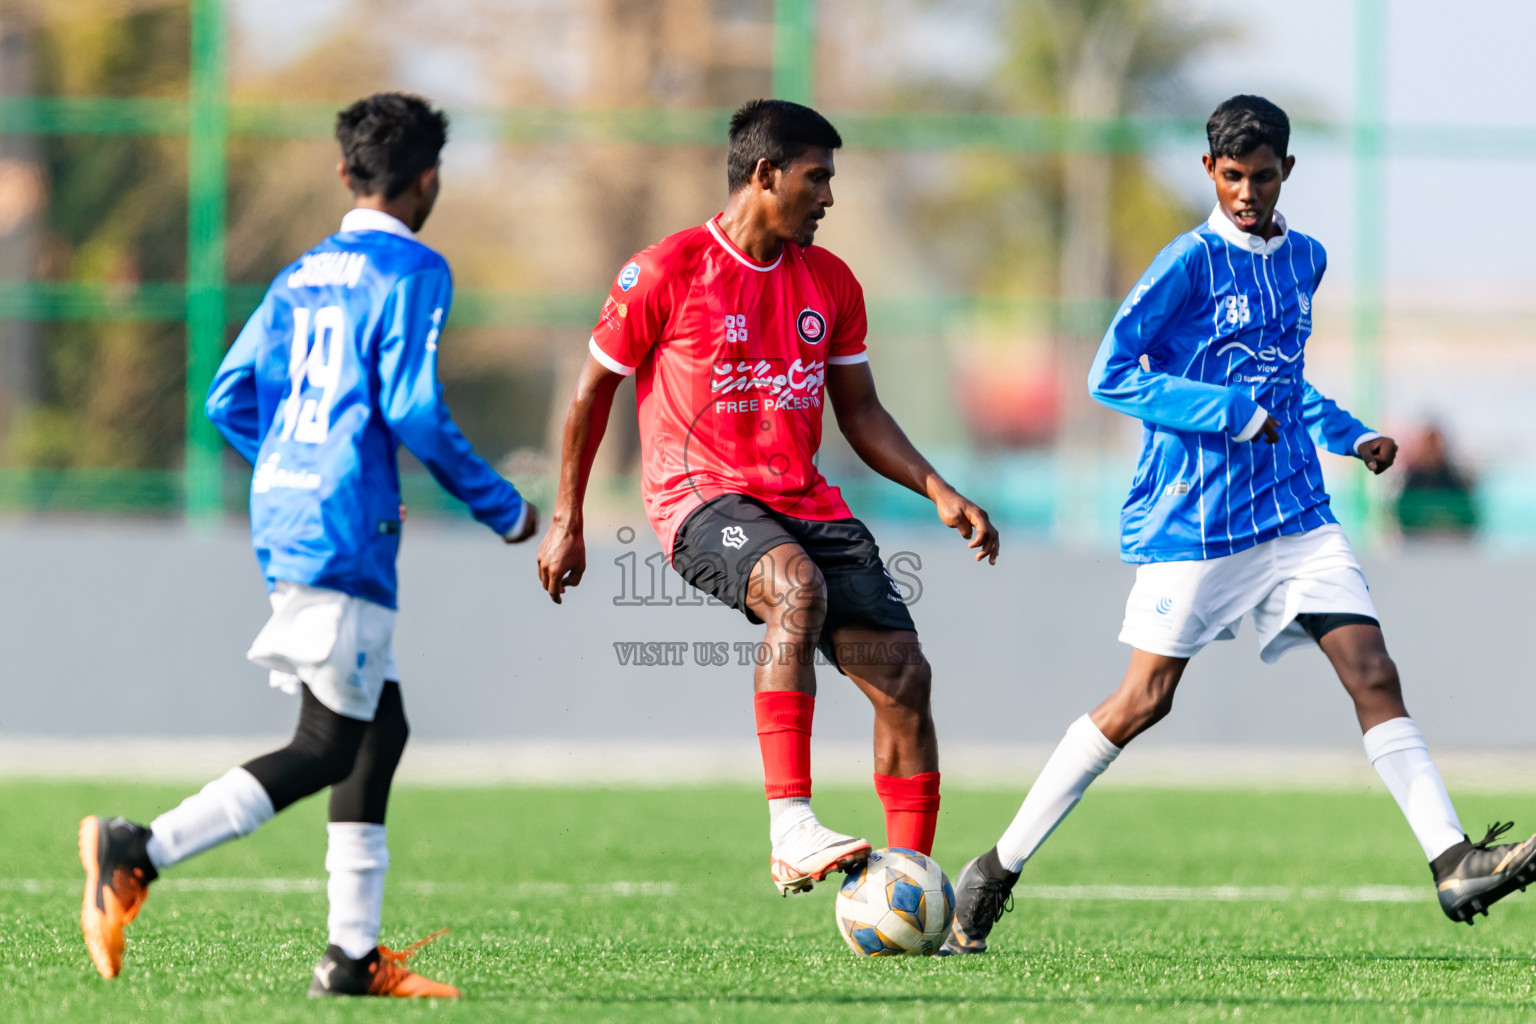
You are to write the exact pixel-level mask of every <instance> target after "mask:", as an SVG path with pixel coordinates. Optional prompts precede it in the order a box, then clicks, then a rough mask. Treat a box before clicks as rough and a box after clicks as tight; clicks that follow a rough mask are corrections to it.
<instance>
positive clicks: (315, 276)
mask: <svg viewBox="0 0 1536 1024" xmlns="http://www.w3.org/2000/svg"><path fill="white" fill-rule="evenodd" d="M367 266H368V257H367V256H364V255H363V254H362V253H360V252H316V253H311V254H310V255H308V256H305V257H303V258H302V259H301V260H300V261H299V269H297V270H295V271H294V272H293V273H291V274H289V275H288V287H289V288H325V287H328V286H331V285H341V286H342V287H345V288H355V287H357V282H358V279H359V278H361V277H362V276H363V270H364V269H365V268H366V267H367Z"/></svg>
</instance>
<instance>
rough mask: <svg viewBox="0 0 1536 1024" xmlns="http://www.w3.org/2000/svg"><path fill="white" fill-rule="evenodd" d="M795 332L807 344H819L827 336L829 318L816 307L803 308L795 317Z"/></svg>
mask: <svg viewBox="0 0 1536 1024" xmlns="http://www.w3.org/2000/svg"><path fill="white" fill-rule="evenodd" d="M795 332H796V333H797V334H799V335H800V340H801V341H803V342H805V343H806V344H807V345H819V344H821V339H823V338H825V337H826V336H827V318H826V317H824V316H822V315H821V314H820V313H818V312H816V311H815V310H814V309H809V308H807V309H803V310H801V311H800V315H799V316H798V317H796V318H795Z"/></svg>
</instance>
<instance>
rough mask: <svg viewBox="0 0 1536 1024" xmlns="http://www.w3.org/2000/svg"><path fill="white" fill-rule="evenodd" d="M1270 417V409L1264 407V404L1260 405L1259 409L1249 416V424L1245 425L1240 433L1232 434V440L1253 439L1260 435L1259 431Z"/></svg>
mask: <svg viewBox="0 0 1536 1024" xmlns="http://www.w3.org/2000/svg"><path fill="white" fill-rule="evenodd" d="M1268 419H1269V410H1268V409H1266V408H1264V407H1263V406H1262V405H1261V406H1259V408H1258V410H1257V411H1256V412H1254V414H1253V415H1252V416H1250V417H1249V418H1248V425H1247V426H1245V427H1243V429H1242V430H1241V431H1240V432H1239V433H1237V434H1234V435H1233V436H1232V440H1234V441H1252V440H1253V439H1254V438H1256V437H1258V436H1259V431H1260V430H1261V429H1262V428H1263V426H1264V422H1265V421H1266V420H1268Z"/></svg>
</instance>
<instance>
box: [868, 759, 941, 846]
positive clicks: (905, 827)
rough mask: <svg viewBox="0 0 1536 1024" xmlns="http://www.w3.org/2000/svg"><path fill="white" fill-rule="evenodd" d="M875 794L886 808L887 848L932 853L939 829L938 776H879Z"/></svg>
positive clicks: (934, 774)
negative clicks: (935, 835)
mask: <svg viewBox="0 0 1536 1024" xmlns="http://www.w3.org/2000/svg"><path fill="white" fill-rule="evenodd" d="M875 793H877V794H878V795H879V797H880V804H881V806H883V807H884V808H885V845H886V846H889V847H893V848H895V847H900V848H902V849H905V850H916V851H917V852H918V853H922V854H931V853H932V852H933V834H934V832H935V831H936V830H937V829H938V827H939V773H938V772H923V773H922V774H920V775H914V776H912V777H911V778H910V779H898V778H896V777H895V776H894V775H876V776H875Z"/></svg>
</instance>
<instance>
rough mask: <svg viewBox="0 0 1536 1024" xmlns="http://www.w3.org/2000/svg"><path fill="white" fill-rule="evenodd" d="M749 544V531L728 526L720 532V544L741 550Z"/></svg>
mask: <svg viewBox="0 0 1536 1024" xmlns="http://www.w3.org/2000/svg"><path fill="white" fill-rule="evenodd" d="M746 542H747V531H746V530H743V529H742V528H741V527H739V526H726V527H723V528H722V529H721V530H720V543H721V544H724V545H725V546H726V547H728V548H735V549H736V550H738V551H739V550H741V547H742V545H744V544H746Z"/></svg>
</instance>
